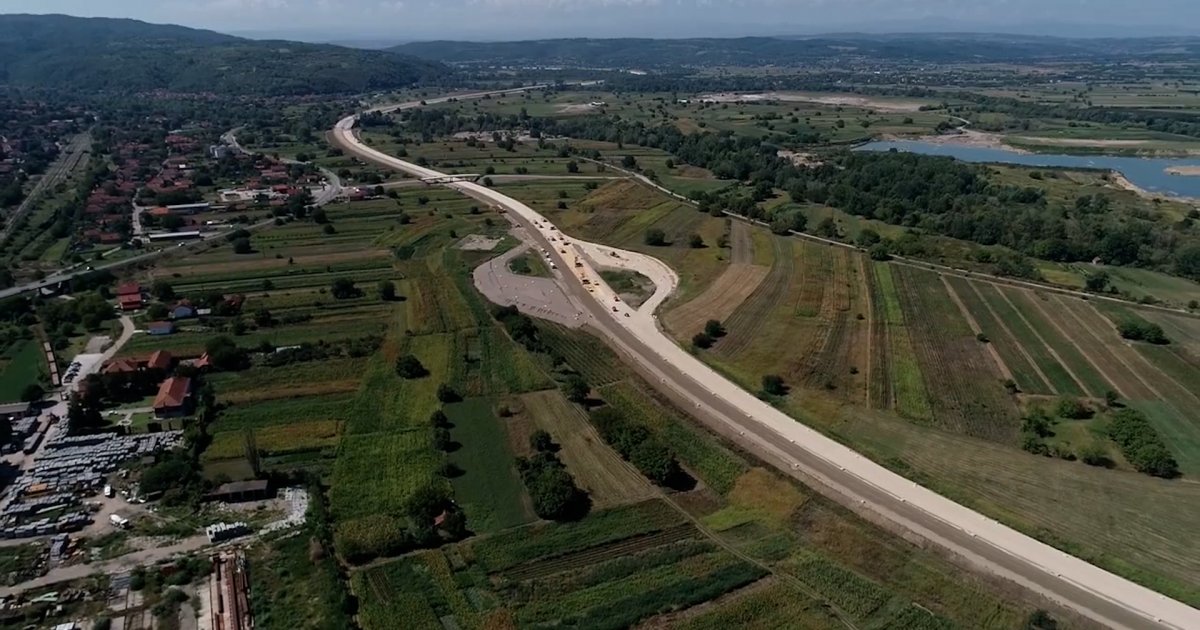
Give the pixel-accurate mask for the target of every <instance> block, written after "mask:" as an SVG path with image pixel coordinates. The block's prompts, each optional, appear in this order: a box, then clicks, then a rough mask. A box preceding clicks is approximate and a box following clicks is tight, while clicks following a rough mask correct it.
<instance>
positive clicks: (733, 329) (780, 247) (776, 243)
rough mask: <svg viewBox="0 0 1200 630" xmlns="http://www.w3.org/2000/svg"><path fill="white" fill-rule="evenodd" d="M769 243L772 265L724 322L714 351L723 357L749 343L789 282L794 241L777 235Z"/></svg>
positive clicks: (754, 337) (739, 352)
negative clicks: (746, 298) (723, 333)
mask: <svg viewBox="0 0 1200 630" xmlns="http://www.w3.org/2000/svg"><path fill="white" fill-rule="evenodd" d="M771 243H772V245H773V249H774V252H775V265H774V266H772V267H771V271H770V273H768V274H767V277H766V279H765V280H763V283H762V284H760V285H759V286H758V288H757V289H755V291H754V293H753V294H751V295H750V298H749V299H748V300H746V301H745V302H743V303H742V305H741V306H739V307H738V308H737V310H736V311H734V312H733V315H732V316H730V318H729V320H728V321H726V322H725V330H726V331H727V334H726V336H725V337H724V338H722V339H721V342H720V343H719V344H717V352H718V353H720V354H721V356H723V357H727V358H737V356H738V355H739V354H741V353H742V352H744V351H745V350H746V349H747V348H749V347H750V345H751V344H752V343H753V342H754V340H755V339H756V338H757V337H758V335H759V334H760V333H761V332H762V328H763V325H764V322H765V321H766V318H767V317H768V316H770V314H771V312H772V311H774V310H775V308H776V307H777V306H779V304H780V303H781V301H782V300H783V297H784V295H785V294H786V293H787V292H788V286H789V285H790V284H791V283H792V278H793V272H794V269H795V256H794V254H793V250H792V248H793V246H794V243H793V241H792V240H791V239H788V238H785V237H781V236H776V237H773V238H772V240H771Z"/></svg>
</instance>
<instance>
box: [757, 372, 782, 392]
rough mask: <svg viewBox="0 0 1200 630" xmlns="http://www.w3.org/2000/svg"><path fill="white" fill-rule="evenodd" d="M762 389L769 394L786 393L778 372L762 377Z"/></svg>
mask: <svg viewBox="0 0 1200 630" xmlns="http://www.w3.org/2000/svg"><path fill="white" fill-rule="evenodd" d="M762 391H763V393H764V394H767V395H769V396H785V395H787V393H788V388H787V385H786V384H785V383H784V382H783V377H782V376H779V375H778V374H767V375H765V376H763V377H762Z"/></svg>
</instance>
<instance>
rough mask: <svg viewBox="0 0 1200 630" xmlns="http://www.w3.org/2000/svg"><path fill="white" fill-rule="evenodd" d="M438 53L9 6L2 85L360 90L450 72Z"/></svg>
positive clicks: (1, 19)
mask: <svg viewBox="0 0 1200 630" xmlns="http://www.w3.org/2000/svg"><path fill="white" fill-rule="evenodd" d="M447 73H448V70H447V69H446V68H445V67H444V66H442V65H441V64H439V63H437V62H431V61H427V60H420V59H416V58H411V57H407V56H404V55H397V54H392V53H385V52H380V51H370V50H361V49H355V48H345V47H341V46H335V45H331V44H309V43H302V42H292V41H279V40H249V39H244V38H240V37H235V36H232V35H225V34H222V33H217V32H215V31H207V30H202V29H194V28H189V27H184V26H177V25H171V24H151V23H148V22H142V21H139V20H132V19H114V18H78V17H72V16H66V15H28V14H19V15H0V84H7V85H11V86H15V87H38V88H52V89H58V88H68V87H69V88H71V89H75V90H82V91H89V92H92V91H148V90H160V89H165V90H172V91H180V92H227V93H244V94H259V95H263V94H266V95H285V94H314V93H352V92H364V91H370V90H377V89H391V88H398V87H405V86H408V85H413V84H415V83H418V82H422V81H430V80H434V79H438V78H441V77H443V76H445V75H446V74H447Z"/></svg>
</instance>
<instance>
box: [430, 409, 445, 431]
mask: <svg viewBox="0 0 1200 630" xmlns="http://www.w3.org/2000/svg"><path fill="white" fill-rule="evenodd" d="M429 424H431V425H433V426H435V427H445V428H447V429H448V428H450V418H448V417H447V416H446V412H444V411H442V410H441V409H438V410H437V411H434V412H433V413H431V414H429Z"/></svg>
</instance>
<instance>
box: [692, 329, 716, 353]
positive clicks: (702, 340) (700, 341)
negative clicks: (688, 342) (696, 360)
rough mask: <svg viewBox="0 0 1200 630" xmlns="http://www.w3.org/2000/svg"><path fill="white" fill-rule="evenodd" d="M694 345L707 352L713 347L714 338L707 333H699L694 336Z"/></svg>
mask: <svg viewBox="0 0 1200 630" xmlns="http://www.w3.org/2000/svg"><path fill="white" fill-rule="evenodd" d="M692 345H693V346H695V347H697V348H700V349H701V350H707V349H708V348H711V347H712V345H713V338H712V337H711V336H709V335H708V334H707V333H703V332H698V333H696V334H695V335H692Z"/></svg>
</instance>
